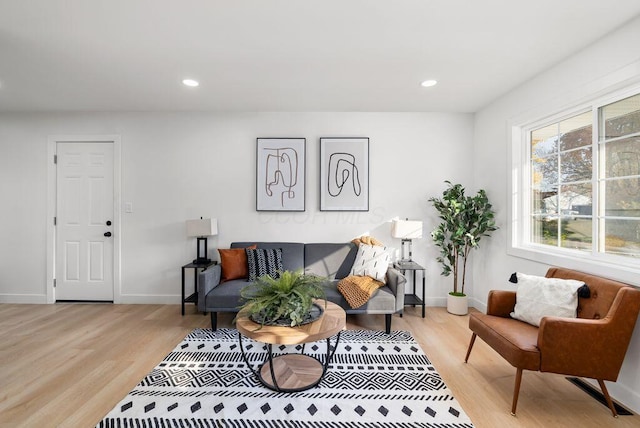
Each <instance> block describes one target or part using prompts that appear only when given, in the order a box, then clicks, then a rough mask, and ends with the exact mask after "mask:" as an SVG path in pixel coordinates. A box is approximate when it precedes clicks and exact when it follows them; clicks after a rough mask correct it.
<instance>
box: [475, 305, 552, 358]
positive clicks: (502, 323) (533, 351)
mask: <svg viewBox="0 0 640 428" xmlns="http://www.w3.org/2000/svg"><path fill="white" fill-rule="evenodd" d="M469 328H470V329H471V331H473V332H474V333H476V334H477V335H478V336H479V337H480V338H481V339H482V340H484V341H485V342H486V343H487V344H488V345H489V346H491V347H492V348H493V349H494V350H495V351H496V352H497V353H498V354H500V355H501V356H502V357H503V358H504V359H505V360H507V361H508V362H509V363H510V364H511V365H512V366H514V367H519V368H523V369H526V370H539V369H540V350H539V349H538V327H534V326H533V325H531V324H527V323H525V322H521V321H517V320H513V319H510V318H503V317H496V316H493V315H486V314H482V313H478V312H472V313H471V314H470V316H469Z"/></svg>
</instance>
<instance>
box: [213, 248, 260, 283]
mask: <svg viewBox="0 0 640 428" xmlns="http://www.w3.org/2000/svg"><path fill="white" fill-rule="evenodd" d="M247 248H256V245H255V244H254V245H251V246H249V247H247ZM218 253H220V266H221V268H222V278H221V281H223V282H224V281H229V280H231V279H246V278H247V276H249V269H248V267H247V253H246V252H245V251H244V248H229V249H228V250H224V249H218Z"/></svg>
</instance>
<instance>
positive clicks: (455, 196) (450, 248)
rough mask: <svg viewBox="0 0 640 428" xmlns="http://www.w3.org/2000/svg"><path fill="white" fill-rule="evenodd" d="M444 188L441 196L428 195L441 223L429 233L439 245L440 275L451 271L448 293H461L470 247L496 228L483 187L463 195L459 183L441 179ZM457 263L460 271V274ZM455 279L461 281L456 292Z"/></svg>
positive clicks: (462, 292) (476, 246)
mask: <svg viewBox="0 0 640 428" xmlns="http://www.w3.org/2000/svg"><path fill="white" fill-rule="evenodd" d="M445 183H447V185H448V187H447V189H445V190H444V192H442V197H441V198H435V197H434V198H429V202H431V203H432V204H433V207H434V208H435V209H436V211H438V216H439V217H440V220H442V221H441V223H440V224H439V225H438V226H437V227H436V228H435V229H434V230H433V232H431V237H432V238H433V242H434V243H435V245H436V246H437V247H439V248H440V256H439V257H438V258H437V261H438V262H439V263H440V264H441V265H442V273H441V274H442V275H444V276H449V275H451V274H453V291H452V292H450V293H449V294H451V295H454V296H465V294H464V283H465V277H466V272H467V259H468V257H469V252H470V251H471V249H472V248H478V244H479V243H480V239H481V238H482V237H483V236H489V234H490V232H492V231H494V230H497V229H498V228H497V227H496V225H495V221H494V211H493V209H492V207H491V204H490V203H489V199H488V198H487V194H486V192H485V191H484V190H479V191H478V193H477V194H476V195H475V196H466V195H465V194H464V192H465V188H464V187H463V186H462V185H461V184H452V183H451V182H450V181H445ZM460 266H462V272H461V273H460ZM459 281H461V282H462V284H461V287H460V291H459V292H458V284H459Z"/></svg>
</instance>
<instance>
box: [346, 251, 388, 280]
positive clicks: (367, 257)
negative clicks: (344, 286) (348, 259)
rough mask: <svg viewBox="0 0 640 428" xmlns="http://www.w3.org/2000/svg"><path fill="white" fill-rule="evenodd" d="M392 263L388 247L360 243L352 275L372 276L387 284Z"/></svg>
mask: <svg viewBox="0 0 640 428" xmlns="http://www.w3.org/2000/svg"><path fill="white" fill-rule="evenodd" d="M390 263H391V253H390V251H389V250H388V249H387V248H386V247H382V246H379V245H367V244H360V245H359V246H358V254H357V255H356V259H355V261H354V262H353V267H352V268H351V275H361V276H370V277H371V278H373V279H375V280H376V281H380V282H382V283H383V284H386V282H387V279H386V275H387V270H388V269H389V264H390Z"/></svg>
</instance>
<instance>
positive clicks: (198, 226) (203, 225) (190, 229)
mask: <svg viewBox="0 0 640 428" xmlns="http://www.w3.org/2000/svg"><path fill="white" fill-rule="evenodd" d="M217 234H218V220H217V219H215V218H199V219H197V220H187V236H211V235H217Z"/></svg>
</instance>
